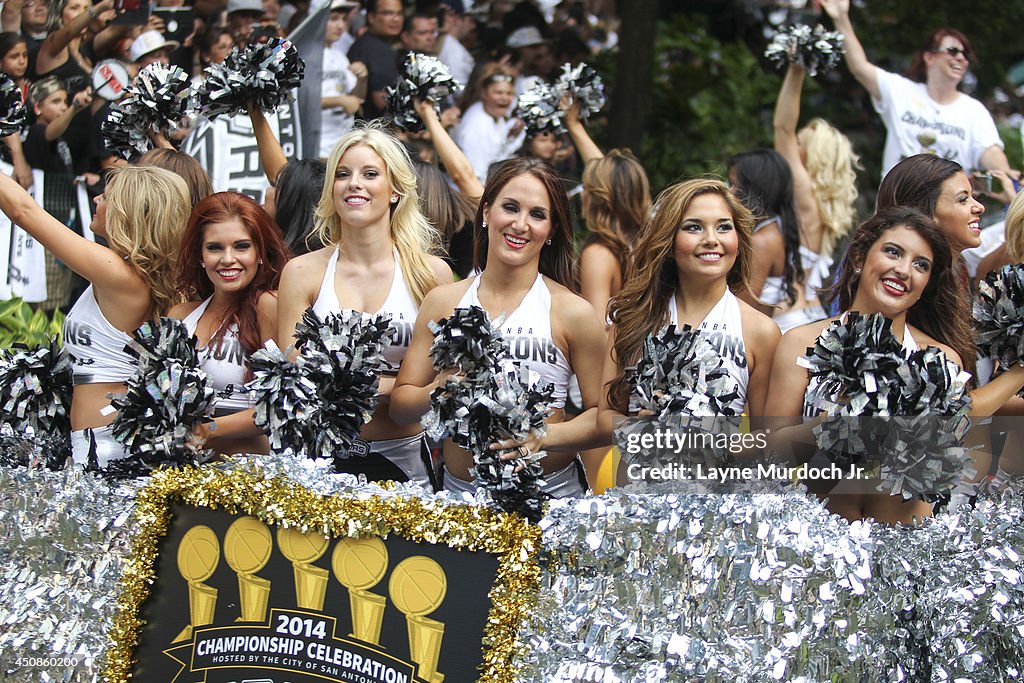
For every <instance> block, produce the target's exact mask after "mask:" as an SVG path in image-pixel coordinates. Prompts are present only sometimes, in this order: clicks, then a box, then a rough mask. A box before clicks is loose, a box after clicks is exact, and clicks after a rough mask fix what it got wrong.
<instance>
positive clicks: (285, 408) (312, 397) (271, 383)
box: [245, 343, 333, 456]
mask: <svg viewBox="0 0 1024 683" xmlns="http://www.w3.org/2000/svg"><path fill="white" fill-rule="evenodd" d="M249 364H250V367H252V374H253V379H252V381H250V382H249V383H248V384H246V385H245V386H246V389H248V390H249V391H250V392H252V393H254V394H255V396H256V401H255V411H254V415H253V422H255V423H256V426H257V427H259V428H260V429H262V430H263V432H264V433H265V434H266V435H267V437H268V439H269V441H270V449H271V451H273V452H274V453H275V454H285V453H291V454H293V455H298V454H300V453H306V452H307V450H306V444H311V443H314V442H315V441H316V439H317V436H316V431H317V425H316V422H315V419H314V418H315V416H316V415H318V414H319V412H320V410H321V408H322V402H321V400H320V397H319V394H318V391H317V389H318V388H317V385H316V383H315V382H313V381H312V380H311V379H310V377H309V376H308V372H307V369H306V367H305V363H304V361H303V360H302V358H301V357H300V358H298V359H297V360H296V361H295V362H292V361H290V360H289V359H288V357H287V356H286V355H284V354H283V353H282V352H281V350H280V349H278V348H277V346H275V345H273V343H269V344H268V345H267V347H266V348H262V349H260V350H259V351H256V352H255V353H253V354H252V356H251V357H250V359H249ZM327 455H328V456H331V455H333V454H330V453H329V454H327Z"/></svg>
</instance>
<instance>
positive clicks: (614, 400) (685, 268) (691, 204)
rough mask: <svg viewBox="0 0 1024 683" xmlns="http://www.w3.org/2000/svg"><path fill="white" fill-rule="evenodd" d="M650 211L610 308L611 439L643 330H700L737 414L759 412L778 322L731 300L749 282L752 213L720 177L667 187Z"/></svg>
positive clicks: (605, 405) (607, 412) (604, 412)
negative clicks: (715, 354) (717, 358)
mask: <svg viewBox="0 0 1024 683" xmlns="http://www.w3.org/2000/svg"><path fill="white" fill-rule="evenodd" d="M652 213H653V215H654V217H653V218H652V219H651V220H649V221H648V222H647V224H646V225H644V227H643V228H642V229H641V231H640V234H639V235H638V236H637V239H636V242H635V245H634V248H633V253H634V257H633V259H632V261H631V262H630V266H629V271H628V273H627V277H626V280H625V284H624V286H623V288H622V292H621V293H620V294H619V295H618V296H617V297H615V298H613V299H612V301H611V304H610V305H609V310H610V316H611V320H612V338H611V340H610V342H609V345H608V347H609V352H608V355H607V357H606V358H605V365H604V382H605V387H606V388H607V390H606V391H605V392H603V393H602V396H601V415H600V422H599V424H600V427H601V430H602V432H603V434H604V435H605V437H606V438H610V437H611V434H612V429H613V427H614V425H615V423H616V421H617V420H618V419H620V418H621V417H622V416H624V415H626V414H628V412H629V411H628V406H629V383H628V381H627V378H626V369H627V368H629V367H630V366H634V365H636V363H637V361H638V360H639V359H640V356H641V354H642V353H643V348H644V343H645V341H646V340H647V337H648V336H649V335H650V334H653V333H657V332H658V331H660V330H662V329H663V328H665V327H666V326H668V325H676V326H677V327H681V326H683V325H689V326H691V327H693V328H696V329H698V330H700V331H702V332H703V333H704V334H705V336H707V338H708V339H709V340H710V341H711V342H712V345H713V346H715V347H716V349H717V350H718V351H719V354H720V355H721V357H722V362H723V367H724V368H725V369H726V370H727V371H728V373H729V374H730V375H731V376H732V377H733V379H734V380H736V383H737V385H738V387H739V393H738V395H737V396H736V397H735V399H734V400H733V405H732V408H733V409H734V410H735V412H736V414H740V413H743V412H745V413H746V414H747V415H750V416H751V417H760V416H762V415H763V414H764V400H765V394H766V393H767V391H768V377H769V375H770V373H771V359H772V355H773V354H774V352H775V345H776V344H777V343H778V340H779V328H778V327H777V326H776V325H775V323H773V322H772V320H771V318H769V317H768V316H766V315H764V314H763V313H761V312H759V311H757V310H755V309H754V308H753V307H752V306H750V305H749V304H748V303H746V302H744V301H741V300H740V299H739V298H738V297H737V293H738V292H745V291H748V290H749V285H750V261H751V258H752V253H751V229H752V227H753V224H754V219H753V216H752V215H751V213H750V211H749V210H748V209H747V208H746V207H744V206H743V204H742V203H740V201H739V199H738V198H737V197H736V196H735V195H734V194H733V193H732V192H731V191H730V190H729V188H728V187H726V185H725V183H723V182H721V181H719V180H715V179H711V178H698V179H695V180H689V181H686V182H683V183H679V184H678V185H674V186H672V187H670V188H668V189H667V190H665V191H664V192H663V193H662V194H661V195H660V196H659V197H658V198H657V200H656V201H655V203H654V209H653V212H652Z"/></svg>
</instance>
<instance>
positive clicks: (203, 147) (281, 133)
mask: <svg viewBox="0 0 1024 683" xmlns="http://www.w3.org/2000/svg"><path fill="white" fill-rule="evenodd" d="M267 121H269V122H270V126H271V128H272V129H273V131H274V134H275V135H276V136H277V139H278V140H280V141H281V147H282V148H283V150H284V154H285V156H286V157H288V158H289V159H295V158H298V157H297V154H296V151H297V150H299V149H301V145H302V135H301V133H300V130H299V123H298V121H299V118H298V105H297V104H296V103H295V102H290V103H287V104H285V105H282V106H281V107H279V108H278V110H277V113H276V114H267ZM181 151H182V152H184V153H186V154H189V155H191V156H193V157H195V158H196V160H197V161H198V162H199V164H200V165H201V166H202V167H203V168H205V169H206V170H207V172H208V173H209V174H210V180H211V181H212V182H213V187H214V188H216V189H217V191H218V192H227V191H230V192H241V193H242V194H246V195H249V196H250V197H252V198H253V199H255V200H256V201H262V200H263V194H264V192H266V190H267V187H269V186H270V184H269V183H268V182H267V178H266V176H265V175H264V174H263V165H262V164H261V163H260V154H259V147H258V146H257V145H256V138H255V137H254V136H253V132H252V123H251V122H250V121H249V117H248V115H246V114H238V115H237V116H232V117H230V118H228V117H225V116H221V117H219V118H217V119H214V120H213V121H210V120H207V119H203V120H201V121H200V122H199V123H197V124H196V127H195V128H194V129H193V130H192V132H191V133H189V135H188V137H187V138H185V141H184V142H183V143H182V146H181Z"/></svg>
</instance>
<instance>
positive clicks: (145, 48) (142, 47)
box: [128, 31, 181, 62]
mask: <svg viewBox="0 0 1024 683" xmlns="http://www.w3.org/2000/svg"><path fill="white" fill-rule="evenodd" d="M179 47H181V43H179V42H178V41H176V40H164V36H163V34H162V33H160V32H159V31H143V32H142V33H140V34H139V37H138V38H136V39H135V40H134V41H132V46H131V48H130V49H129V50H128V56H129V57H130V58H131V60H132V61H133V62H137V61H139V59H140V58H141V57H144V56H145V55H148V54H149V53H150V52H154V51H156V50H161V49H165V48H166V49H167V50H168V51H170V50H176V49H178V48H179Z"/></svg>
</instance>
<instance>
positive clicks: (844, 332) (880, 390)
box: [797, 311, 905, 415]
mask: <svg viewBox="0 0 1024 683" xmlns="http://www.w3.org/2000/svg"><path fill="white" fill-rule="evenodd" d="M904 362H905V355H904V352H903V347H902V346H901V345H900V343H899V341H897V340H896V337H895V336H893V334H892V321H891V320H889V319H887V318H885V317H884V316H883V315H881V314H879V313H875V314H872V315H868V316H863V315H861V314H860V313H857V312H856V311H853V312H850V313H848V314H847V316H846V319H845V320H837V321H835V322H833V323H832V324H831V325H829V326H828V328H827V329H826V330H825V331H824V332H823V333H822V334H821V336H819V337H818V339H817V341H816V342H815V343H814V346H812V347H810V348H808V349H807V355H805V356H803V357H801V358H799V359H797V364H798V365H800V366H801V367H803V368H806V369H807V371H808V374H809V375H810V377H811V378H812V379H813V378H818V379H819V381H818V382H817V386H816V387H814V388H811V389H809V390H808V394H807V400H808V401H810V402H812V403H813V404H814V405H815V406H816V407H817V409H818V410H819V411H821V412H824V413H827V414H828V415H891V414H892V412H891V407H892V401H893V400H894V399H895V398H896V393H895V392H894V387H895V386H896V385H897V384H898V382H899V380H898V371H899V368H900V366H901V365H903V363H904Z"/></svg>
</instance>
